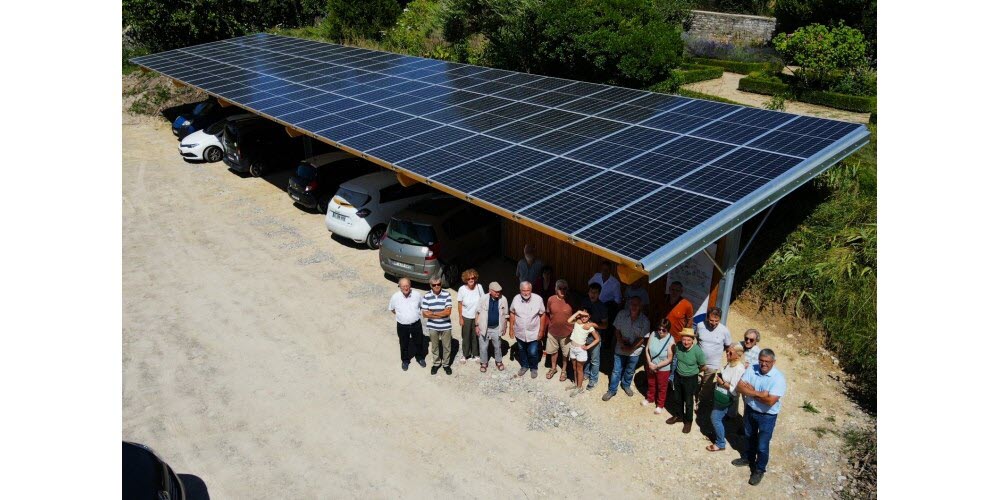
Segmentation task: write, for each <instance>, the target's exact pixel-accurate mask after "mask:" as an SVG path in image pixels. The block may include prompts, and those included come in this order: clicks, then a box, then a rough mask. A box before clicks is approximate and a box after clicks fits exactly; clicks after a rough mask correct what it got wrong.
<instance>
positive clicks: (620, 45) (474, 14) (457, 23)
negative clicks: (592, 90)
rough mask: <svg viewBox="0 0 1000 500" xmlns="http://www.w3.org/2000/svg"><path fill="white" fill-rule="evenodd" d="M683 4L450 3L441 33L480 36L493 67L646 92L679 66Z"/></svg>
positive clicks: (599, 0)
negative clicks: (643, 88) (651, 85)
mask: <svg viewBox="0 0 1000 500" xmlns="http://www.w3.org/2000/svg"><path fill="white" fill-rule="evenodd" d="M682 4H683V5H686V3H682V2H679V1H670V0H655V1H649V0H547V1H542V0H455V1H454V2H453V3H452V4H451V6H450V8H449V11H448V12H447V14H446V16H445V23H444V25H445V26H444V35H445V38H446V39H447V40H449V41H450V42H452V43H454V44H456V45H460V44H462V43H464V42H465V41H466V40H468V39H469V38H470V37H471V36H473V35H476V34H480V35H482V36H483V37H484V38H485V39H486V42H487V46H486V49H485V51H484V58H485V61H484V62H486V63H487V64H489V65H491V66H496V67H502V68H507V69H513V70H518V71H527V72H531V73H539V74H544V75H549V76H560V77H565V78H572V79H578V80H588V81H594V82H607V83H614V84H619V85H630V86H648V85H650V84H652V83H655V82H657V81H660V80H663V79H664V78H667V77H668V76H669V73H670V69H672V68H674V67H676V66H677V65H678V64H679V62H680V57H681V52H682V50H683V43H682V42H681V38H680V21H681V19H682V18H683V17H686V15H685V14H684V9H681V8H678V7H677V5H682Z"/></svg>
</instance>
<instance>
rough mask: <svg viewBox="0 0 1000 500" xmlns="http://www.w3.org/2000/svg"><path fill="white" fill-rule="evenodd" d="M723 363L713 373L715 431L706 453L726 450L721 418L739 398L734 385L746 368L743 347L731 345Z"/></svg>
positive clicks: (713, 420)
mask: <svg viewBox="0 0 1000 500" xmlns="http://www.w3.org/2000/svg"><path fill="white" fill-rule="evenodd" d="M725 357H726V360H725V363H724V364H723V367H722V370H720V371H718V372H716V373H715V377H714V379H715V392H714V393H713V395H714V401H713V405H712V415H711V420H712V428H713V429H715V442H713V443H712V444H710V445H708V447H706V448H705V449H706V450H708V451H722V450H724V449H726V427H725V425H723V423H722V418H723V417H725V416H726V413H728V412H729V409H730V408H732V402H733V401H735V400H736V398H738V397H739V394H737V393H736V385H737V383H738V382H739V381H740V379H741V378H743V372H745V371H746V367H745V366H743V346H741V345H740V344H732V345H730V346H729V347H728V348H726V351H725Z"/></svg>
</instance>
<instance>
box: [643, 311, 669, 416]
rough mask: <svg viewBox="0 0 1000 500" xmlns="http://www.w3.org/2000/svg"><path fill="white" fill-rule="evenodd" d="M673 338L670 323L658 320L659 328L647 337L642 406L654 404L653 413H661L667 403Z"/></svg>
mask: <svg viewBox="0 0 1000 500" xmlns="http://www.w3.org/2000/svg"><path fill="white" fill-rule="evenodd" d="M673 347H674V337H673V336H672V335H670V322H669V321H667V320H666V318H664V319H662V320H660V328H659V329H658V330H656V333H655V334H654V335H650V336H649V342H647V343H646V385H647V389H646V399H644V400H642V406H647V405H649V404H650V403H655V404H656V409H655V410H653V413H655V414H657V415H659V414H661V413H663V411H664V409H663V405H664V404H666V402H667V386H668V385H669V384H670V365H671V363H673V361H674V352H673Z"/></svg>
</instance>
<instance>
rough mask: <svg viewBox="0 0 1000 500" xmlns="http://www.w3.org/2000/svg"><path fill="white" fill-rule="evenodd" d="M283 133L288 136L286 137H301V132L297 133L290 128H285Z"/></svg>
mask: <svg viewBox="0 0 1000 500" xmlns="http://www.w3.org/2000/svg"><path fill="white" fill-rule="evenodd" d="M285 133H286V134H288V137H298V136H300V135H302V132H299V131H298V130H295V129H294V128H292V127H285Z"/></svg>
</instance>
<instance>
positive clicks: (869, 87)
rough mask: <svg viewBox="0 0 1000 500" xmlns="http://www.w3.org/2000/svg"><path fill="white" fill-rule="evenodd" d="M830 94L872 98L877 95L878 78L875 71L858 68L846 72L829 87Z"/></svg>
mask: <svg viewBox="0 0 1000 500" xmlns="http://www.w3.org/2000/svg"><path fill="white" fill-rule="evenodd" d="M830 91H831V92H837V93H840V94H848V95H865V96H873V95H877V94H878V78H877V74H876V72H875V70H873V69H870V68H858V69H855V70H853V71H848V72H847V73H846V74H844V75H843V76H842V77H840V78H838V79H837V83H835V84H833V86H832V87H830Z"/></svg>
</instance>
